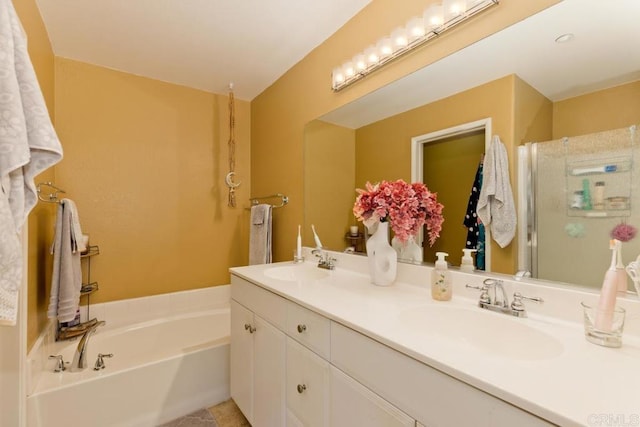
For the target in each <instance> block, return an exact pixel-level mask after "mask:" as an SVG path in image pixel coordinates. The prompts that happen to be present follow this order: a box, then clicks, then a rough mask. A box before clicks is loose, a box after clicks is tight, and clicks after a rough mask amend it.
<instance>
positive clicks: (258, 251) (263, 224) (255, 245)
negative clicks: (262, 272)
mask: <svg viewBox="0 0 640 427" xmlns="http://www.w3.org/2000/svg"><path fill="white" fill-rule="evenodd" d="M249 233H250V236H249V265H255V264H268V263H271V205H267V204H260V205H255V206H252V207H251V224H250V230H249Z"/></svg>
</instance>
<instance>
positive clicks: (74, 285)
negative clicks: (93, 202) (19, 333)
mask: <svg viewBox="0 0 640 427" xmlns="http://www.w3.org/2000/svg"><path fill="white" fill-rule="evenodd" d="M72 204H73V202H71V201H70V200H69V199H62V203H60V204H59V205H58V214H57V217H56V229H55V238H54V243H53V275H52V276H53V277H52V278H51V293H50V295H49V309H48V310H47V315H48V317H49V318H50V319H58V322H70V321H72V320H73V319H74V318H75V316H76V312H77V311H78V307H79V304H80V288H81V287H82V270H81V268H80V251H75V252H74V251H73V248H74V247H75V246H76V245H77V244H76V243H75V242H74V240H73V223H74V221H77V219H74V218H73V215H74V212H76V211H75V210H74V209H73V208H70V206H71V205H72ZM81 238H82V235H80V239H81Z"/></svg>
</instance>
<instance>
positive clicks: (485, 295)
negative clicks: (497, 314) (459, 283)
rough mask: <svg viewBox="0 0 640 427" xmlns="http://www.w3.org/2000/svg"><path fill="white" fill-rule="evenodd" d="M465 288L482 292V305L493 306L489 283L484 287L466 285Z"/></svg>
mask: <svg viewBox="0 0 640 427" xmlns="http://www.w3.org/2000/svg"><path fill="white" fill-rule="evenodd" d="M465 287H466V288H470V289H477V290H479V291H482V293H481V294H480V301H479V303H480V304H491V297H490V296H489V292H488V291H489V285H488V284H487V283H485V284H483V285H482V286H478V285H469V284H466V285H465Z"/></svg>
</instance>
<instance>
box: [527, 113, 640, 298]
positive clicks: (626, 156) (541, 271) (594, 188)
mask: <svg viewBox="0 0 640 427" xmlns="http://www.w3.org/2000/svg"><path fill="white" fill-rule="evenodd" d="M636 158H638V136H637V132H636V126H635V125H634V126H631V127H627V128H621V129H616V130H610V131H605V132H598V133H593V134H588V135H582V136H574V137H565V138H561V139H557V140H553V141H547V142H532V143H527V144H525V145H522V146H520V147H519V149H518V215H519V218H518V223H519V232H518V233H519V234H518V263H519V265H518V269H519V270H520V271H521V272H530V273H531V275H532V276H533V277H536V278H539V279H545V280H553V281H560V282H566V283H570V284H575V285H579V286H587V287H592V288H599V287H600V286H601V284H602V278H603V275H604V272H605V270H606V269H607V268H608V267H609V264H610V259H611V252H610V251H609V240H610V239H611V238H612V235H611V232H612V230H613V229H614V228H615V227H616V226H618V225H619V224H628V225H632V226H635V227H640V194H639V191H638V175H639V173H638V171H636V170H635V168H634V166H635V164H634V161H635V159H636ZM627 238H628V236H627ZM639 254H640V237H638V238H635V239H633V238H631V239H629V240H628V241H623V244H622V256H623V257H622V262H623V263H624V264H625V265H626V264H628V263H629V262H631V261H633V260H635V259H636V257H637V256H638V255H639Z"/></svg>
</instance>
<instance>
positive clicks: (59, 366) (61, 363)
mask: <svg viewBox="0 0 640 427" xmlns="http://www.w3.org/2000/svg"><path fill="white" fill-rule="evenodd" d="M49 359H57V361H56V367H55V369H54V370H53V372H62V371H66V370H67V368H66V366H64V360H63V359H62V355H61V354H56V355H55V356H53V355H51V356H49Z"/></svg>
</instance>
